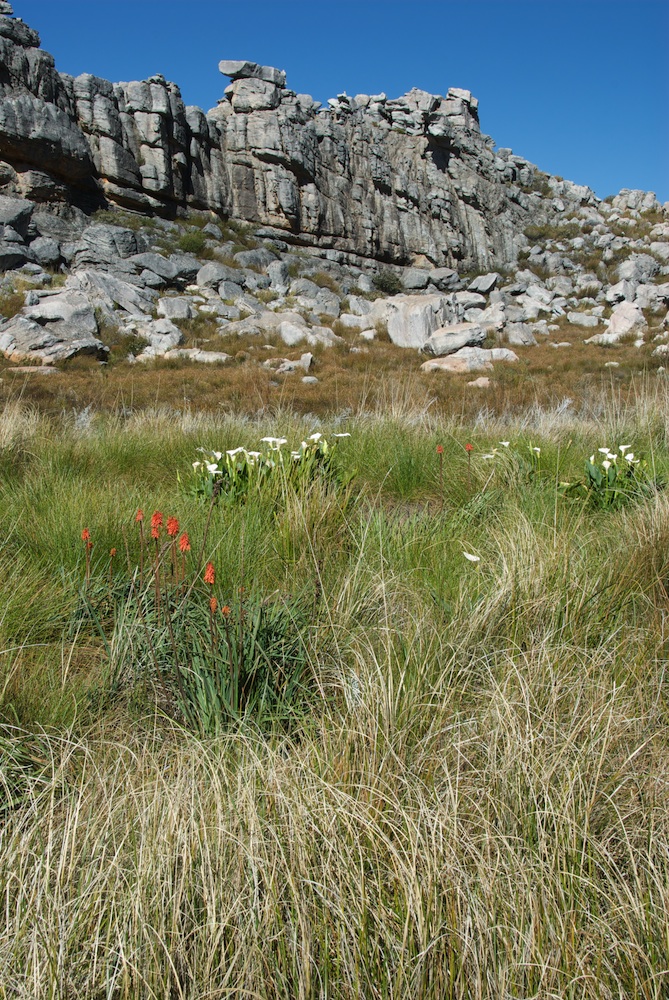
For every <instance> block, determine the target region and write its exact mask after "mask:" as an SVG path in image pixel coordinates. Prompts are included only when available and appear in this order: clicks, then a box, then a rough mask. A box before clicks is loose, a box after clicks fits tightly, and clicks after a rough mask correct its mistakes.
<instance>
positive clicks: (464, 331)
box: [423, 323, 486, 358]
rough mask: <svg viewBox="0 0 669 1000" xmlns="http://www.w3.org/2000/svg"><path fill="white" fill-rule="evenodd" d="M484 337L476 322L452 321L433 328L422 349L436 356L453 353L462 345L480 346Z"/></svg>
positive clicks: (483, 331) (482, 330)
mask: <svg viewBox="0 0 669 1000" xmlns="http://www.w3.org/2000/svg"><path fill="white" fill-rule="evenodd" d="M485 338H486V333H485V330H484V329H482V327H480V326H478V325H477V324H476V323H454V324H451V325H450V326H443V327H441V328H440V329H438V330H435V332H434V333H433V334H431V335H430V336H429V337H428V339H427V340H426V341H425V343H424V344H423V351H424V352H425V354H431V355H433V356H434V357H437V358H438V357H443V356H444V355H447V354H454V353H455V352H456V351H459V350H460V348H462V347H480V346H481V344H482V343H483V341H484V340H485Z"/></svg>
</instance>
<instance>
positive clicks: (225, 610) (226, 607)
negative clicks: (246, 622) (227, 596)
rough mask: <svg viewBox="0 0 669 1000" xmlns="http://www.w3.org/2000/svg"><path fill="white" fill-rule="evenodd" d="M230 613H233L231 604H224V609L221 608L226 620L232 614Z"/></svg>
mask: <svg viewBox="0 0 669 1000" xmlns="http://www.w3.org/2000/svg"><path fill="white" fill-rule="evenodd" d="M230 611H231V608H230V605H229V604H224V605H223V607H222V608H221V614H222V615H223V617H224V618H227V617H228V615H229V614H230Z"/></svg>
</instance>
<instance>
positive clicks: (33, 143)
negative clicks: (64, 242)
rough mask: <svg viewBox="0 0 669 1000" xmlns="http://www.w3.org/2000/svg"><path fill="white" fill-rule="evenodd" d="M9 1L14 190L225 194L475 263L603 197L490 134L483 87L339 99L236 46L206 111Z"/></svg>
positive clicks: (5, 184) (216, 198)
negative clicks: (321, 98) (86, 61)
mask: <svg viewBox="0 0 669 1000" xmlns="http://www.w3.org/2000/svg"><path fill="white" fill-rule="evenodd" d="M2 10H3V11H4V12H5V13H2V12H0V149H1V150H2V160H3V161H4V162H2V163H0V190H3V191H4V192H5V193H11V194H19V195H23V196H24V197H26V198H28V199H32V200H36V201H40V202H44V201H46V202H51V203H54V202H61V203H69V204H74V205H75V206H80V207H83V208H84V209H85V210H90V208H91V207H94V206H95V205H96V204H97V205H102V204H104V203H106V202H112V203H115V204H118V205H122V206H126V207H129V208H132V209H135V210H138V211H146V212H158V213H163V214H167V215H169V214H173V213H174V212H175V211H176V210H177V209H179V208H185V207H186V206H190V207H193V208H198V209H211V210H213V211H215V212H217V213H221V214H223V215H226V216H232V217H234V218H238V219H245V220H248V221H252V222H254V223H257V224H261V225H263V226H265V227H267V229H268V231H274V232H275V234H276V233H277V232H278V233H280V234H283V235H284V236H286V237H288V238H289V239H290V240H291V241H292V242H297V243H303V244H304V245H309V246H315V247H319V248H321V249H324V250H331V251H339V252H342V253H347V254H355V255H357V256H359V257H363V258H364V257H367V258H373V259H377V260H384V261H389V262H396V263H400V264H410V263H411V262H414V263H418V264H421V263H423V264H427V265H432V266H434V267H442V266H443V267H451V268H453V267H458V268H460V269H463V268H472V267H476V268H490V269H492V268H497V267H500V266H504V265H508V264H510V263H513V262H514V261H515V260H516V258H517V254H518V250H519V249H520V248H521V246H523V245H524V244H525V242H526V240H525V238H524V237H523V236H522V230H523V228H524V227H525V226H526V225H527V224H528V222H534V223H537V222H541V221H550V219H552V218H553V217H557V216H559V215H560V213H561V211H563V210H564V207H565V203H567V202H569V203H573V204H575V205H578V206H593V207H594V206H595V204H596V198H595V196H594V195H593V193H592V192H591V191H590V190H589V189H588V188H583V187H578V186H577V185H570V184H569V182H563V181H560V182H557V181H554V182H549V184H552V187H549V188H547V189H546V190H547V192H548V195H549V197H542V196H541V190H542V188H543V187H545V186H546V183H547V182H546V180H545V179H544V178H540V176H539V173H538V171H537V169H536V168H535V167H534V166H533V165H532V164H530V163H528V162H527V161H526V160H524V159H522V158H521V157H517V156H514V155H513V154H512V153H511V151H510V150H504V149H500V150H497V151H495V149H494V143H493V141H492V139H490V138H489V137H488V136H486V135H483V134H482V133H481V130H480V126H479V114H478V102H477V100H476V98H474V97H473V96H472V95H471V93H470V92H469V91H467V90H462V89H458V88H451V89H450V90H448V92H447V94H446V96H445V97H440V96H437V95H432V94H428V93H426V92H425V91H422V90H416V89H414V90H412V91H410V92H409V93H408V94H405V95H404V96H403V97H400V98H397V99H393V100H390V99H388V98H387V97H386V95H385V94H377V95H373V96H370V95H364V94H358V95H357V96H356V97H348V96H347V95H346V94H341V95H339V96H338V97H337V98H333V99H332V100H330V101H329V102H328V107H327V108H325V109H323V108H321V107H320V105H319V104H318V103H317V102H315V101H313V100H312V99H311V98H310V97H307V96H305V95H303V94H296V93H295V92H294V91H292V90H290V89H288V88H287V86H286V78H285V73H284V72H283V71H280V70H276V69H274V68H273V67H266V66H258V65H257V64H255V63H250V62H243V61H237V62H232V61H224V62H222V63H221V64H220V68H221V71H222V72H223V73H224V74H226V75H227V76H229V77H231V78H232V83H231V84H230V85H229V86H228V87H227V88H226V89H225V94H224V96H223V98H222V99H221V101H220V102H219V104H218V105H217V107H215V108H214V109H212V110H211V111H209V112H207V113H204V112H203V111H202V110H200V109H199V108H196V107H186V106H185V105H184V103H183V101H182V98H181V94H180V91H179V88H178V87H177V86H176V85H175V84H173V83H169V82H168V81H166V80H165V79H164V77H162V76H153V77H151V78H150V79H148V80H143V81H140V82H129V83H115V84H112V83H110V82H109V81H107V80H103V79H100V78H99V77H95V76H92V75H90V74H83V75H81V76H78V77H76V78H73V77H71V76H68V75H66V74H61V73H59V72H58V71H57V70H56V68H55V65H54V61H53V59H52V57H51V56H50V55H49V54H48V53H46V52H44V51H43V50H42V49H40V48H39V36H38V35H37V33H36V32H35V31H33V30H32V29H31V28H29V27H27V25H25V24H24V23H23V22H22V21H20V20H18V19H15V18H13V17H12V16H10V15H9V13H8V11H10V10H11V8H10V6H9V4H7V3H5V4H4V7H3V8H2ZM628 200H629V199H628ZM630 204H631V203H630ZM634 204H636V202H634ZM643 204H645V202H644V203H643Z"/></svg>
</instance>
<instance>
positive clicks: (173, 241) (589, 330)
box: [0, 0, 669, 381]
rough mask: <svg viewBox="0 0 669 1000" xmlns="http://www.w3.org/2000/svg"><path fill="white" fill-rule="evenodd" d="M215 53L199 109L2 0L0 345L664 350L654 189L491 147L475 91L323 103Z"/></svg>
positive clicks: (667, 282)
mask: <svg viewBox="0 0 669 1000" xmlns="http://www.w3.org/2000/svg"><path fill="white" fill-rule="evenodd" d="M220 69H221V71H222V73H223V74H224V75H225V76H226V77H228V78H229V79H230V80H231V81H232V82H231V83H230V84H229V86H227V88H226V89H225V93H224V95H223V97H222V99H221V101H220V102H219V104H218V105H217V107H216V108H214V109H213V110H211V111H209V112H208V113H207V114H205V113H204V112H203V111H201V110H200V109H199V108H192V107H190V108H189V107H185V106H184V104H183V102H182V100H181V96H180V93H179V90H178V88H177V87H176V86H175V85H174V84H171V83H167V82H166V81H165V80H164V79H163V77H161V76H155V77H152V78H151V79H149V80H144V81H142V82H134V83H117V84H111V83H109V82H107V81H106V80H101V79H98V78H97V77H93V76H90V75H87V74H85V75H83V76H80V77H77V78H76V79H74V78H72V77H70V76H65V75H63V74H60V73H58V72H57V70H56V68H55V66H54V61H53V59H52V58H51V56H50V55H48V54H47V53H46V52H43V51H42V49H40V47H39V37H38V35H37V34H36V32H35V31H33V30H32V29H31V28H29V27H27V26H26V25H25V24H24V23H23V22H22V21H20V20H18V19H15V18H14V17H13V16H12V14H11V8H10V6H9V4H8V3H7V2H6V0H0V272H4V274H3V275H2V277H0V353H1V354H3V355H4V357H5V358H6V359H8V360H9V362H10V364H14V363H17V362H29V363H31V364H33V365H34V364H35V363H36V362H37V363H40V364H41V365H43V366H44V365H46V366H51V367H48V368H46V369H42V370H48V371H51V370H53V365H54V364H58V363H60V362H62V361H66V360H67V359H69V358H71V357H73V356H75V355H77V354H92V355H94V356H96V357H97V358H98V359H99V360H100V361H102V362H107V361H108V360H109V359H110V358H111V360H112V361H113V363H116V362H117V361H118V362H119V363H125V362H126V361H127V362H128V363H130V364H134V363H136V362H138V361H142V362H147V361H153V360H154V359H156V358H167V359H169V360H172V359H177V360H178V359H181V360H182V362H186V361H188V362H190V361H193V362H198V363H205V362H215V363H218V364H226V363H235V362H234V360H233V359H237V360H239V359H240V358H241V359H242V362H243V363H246V360H248V359H253V358H254V359H255V363H258V364H262V365H264V366H270V367H272V368H273V370H274V371H276V375H277V376H279V375H286V376H290V375H291V374H293V375H294V374H295V373H296V372H305V373H306V374H304V375H303V378H304V379H305V380H307V381H309V380H311V381H314V380H315V379H316V378H317V376H315V375H313V374H311V373H310V368H311V367H312V364H314V365H315V366H316V368H317V369H318V364H319V358H320V355H321V354H322V352H323V351H324V350H325V351H327V350H328V349H329V348H331V347H333V346H336V347H337V348H338V350H340V351H349V352H356V353H361V352H364V353H369V352H373V351H374V347H373V346H372V345H373V342H374V340H375V339H378V337H379V336H383V337H386V336H387V337H388V338H389V339H390V340H391V341H392V342H393V343H394V344H396V345H397V346H399V347H403V348H407V349H409V350H417V351H419V352H421V354H422V355H428V360H426V361H423V362H422V367H423V368H424V370H426V371H431V370H443V371H451V372H468V371H489V370H491V369H492V368H493V365H494V364H496V363H498V362H499V363H502V362H507V363H508V362H511V363H513V362H515V361H518V360H519V358H518V356H517V355H516V354H515V352H514V351H512V350H511V349H510V348H517V349H519V350H520V351H521V352H522V351H523V350H525V349H531V348H532V347H533V346H535V345H536V344H537V343H538V342H541V341H543V342H544V343H547V344H548V345H549V346H551V347H554V348H568V347H570V346H571V345H572V344H576V343H581V342H584V343H585V344H588V345H590V344H594V345H600V346H601V347H602V348H607V349H608V348H610V347H612V346H614V347H615V346H616V345H618V344H620V343H629V342H632V343H634V344H635V345H636V346H637V348H638V349H639V350H640V351H645V352H646V356H647V362H648V363H649V364H655V365H657V364H658V362H659V361H662V362H664V361H666V360H667V358H669V312H668V311H667V306H668V305H669V206H664V207H663V206H661V205H660V204H659V203H658V201H657V199H656V198H655V196H654V195H653V194H652V193H650V192H644V191H629V190H624V191H621V192H620V193H619V194H618V195H617V196H616V197H614V198H612V199H608V200H607V201H600V199H598V198H597V197H596V196H595V195H594V193H593V192H592V191H591V190H590V189H589V188H587V187H581V186H578V185H576V184H572V183H570V182H569V181H564V180H562V179H561V178H557V177H549V176H547V175H546V174H542V173H541V172H540V171H538V170H537V168H536V167H535V166H533V165H532V164H531V163H529V162H527V161H526V160H524V159H522V158H520V157H517V156H514V155H513V154H512V152H511V150H508V149H497V150H495V148H494V144H493V142H492V140H491V139H489V138H488V137H487V136H485V135H482V134H481V131H480V128H479V119H478V106H477V102H476V99H475V98H474V97H472V95H471V94H470V93H469V92H468V91H464V90H455V89H452V90H449V92H448V93H447V95H446V97H437V96H433V95H431V94H427V93H425V92H423V91H418V90H412V91H411V92H410V93H408V94H406V95H405V96H404V97H402V98H399V99H397V100H388V99H387V98H386V96H385V95H383V94H380V95H376V96H368V95H357V96H356V97H355V98H351V97H347V96H346V95H345V94H341V95H339V97H336V98H333V99H332V100H331V101H329V102H328V107H327V108H321V107H320V106H319V105H318V104H317V103H315V102H314V101H313V100H312V99H311V98H310V97H307V96H305V95H302V94H296V93H294V92H293V91H291V90H289V89H288V88H287V87H286V79H285V74H284V73H283V72H282V71H280V70H277V69H274V68H272V67H267V66H259V65H257V64H255V63H250V62H223V63H221V64H220ZM99 210H102V211H99ZM243 223H246V225H245V224H243ZM249 224H250V225H249ZM398 293H401V294H398ZM586 334H587V338H586V337H585V335H586ZM239 338H243V339H242V341H241V342H242V343H244V344H246V345H247V347H248V350H244V351H241V352H240V351H239V349H238V348H237V344H238V343H240V340H239ZM565 338H568V339H565ZM212 341H213V344H212ZM119 343H128V344H129V345H131V350H130V352H129V353H128V354H127V356H125V357H118V356H115V355H113V349H114V345H118V344H119ZM202 344H208V345H210V346H208V347H207V348H206V349H203V348H202ZM215 347H218V348H219V349H214V348H215ZM221 348H224V350H222V349H221ZM268 348H270V349H271V350H272V351H276V353H277V357H275V358H269V359H268V358H267V356H266V355H263V352H264V351H265V350H267V349H268ZM286 348H288V349H289V350H290V351H293V352H294V351H295V350H297V351H298V352H299V357H296V356H289V357H284V356H283V352H284V351H285V350H286ZM307 348H309V349H313V351H314V352H315V354H314V355H312V353H311V351H310V350H308V351H307V350H306V349H307ZM226 352H230V353H226ZM279 352H280V353H279ZM244 359H246V360H244ZM248 363H254V362H253V361H252V360H250V361H248ZM602 363H603V364H604V363H608V364H612V363H614V362H604V361H603V362H602ZM660 367H661V368H662V369H663V365H660ZM33 370H34V369H33Z"/></svg>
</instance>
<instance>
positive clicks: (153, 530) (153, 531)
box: [151, 528, 160, 541]
mask: <svg viewBox="0 0 669 1000" xmlns="http://www.w3.org/2000/svg"><path fill="white" fill-rule="evenodd" d="M151 538H155V540H156V541H158V539H159V538H160V528H151Z"/></svg>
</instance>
